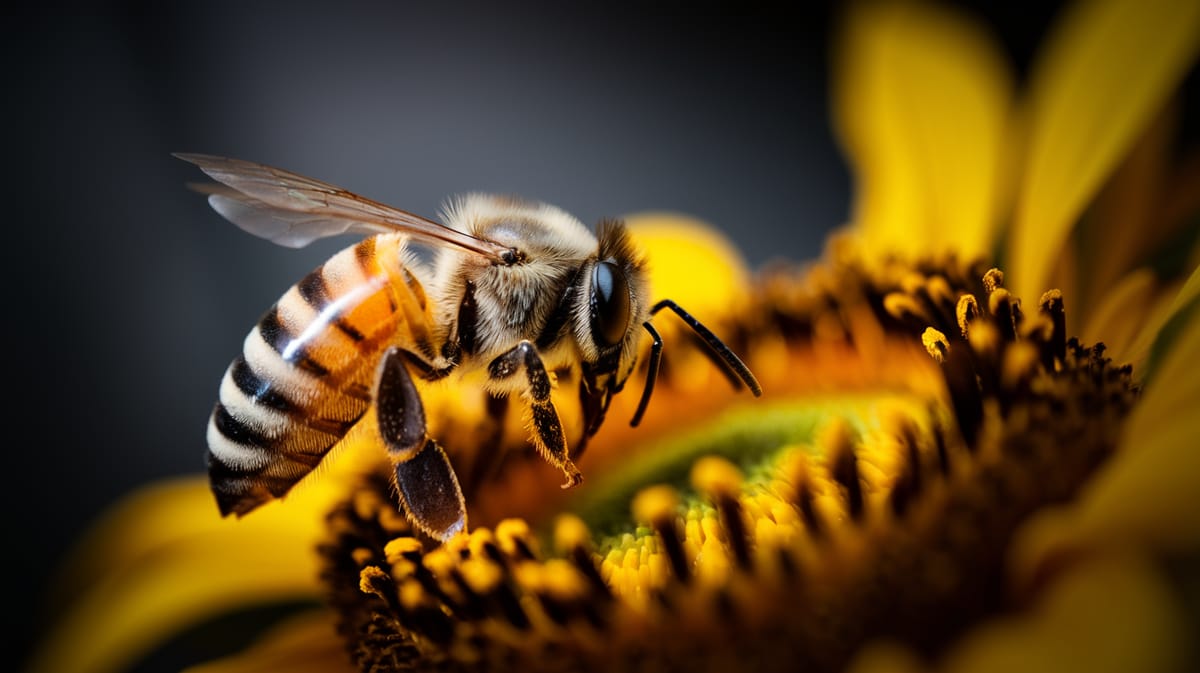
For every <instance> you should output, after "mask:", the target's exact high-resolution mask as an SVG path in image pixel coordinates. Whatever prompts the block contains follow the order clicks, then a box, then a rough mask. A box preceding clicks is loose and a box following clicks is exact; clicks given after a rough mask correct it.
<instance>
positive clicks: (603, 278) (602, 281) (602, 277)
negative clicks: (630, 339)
mask: <svg viewBox="0 0 1200 673" xmlns="http://www.w3.org/2000/svg"><path fill="white" fill-rule="evenodd" d="M591 317H592V337H593V338H594V339H595V340H596V343H597V344H599V345H601V346H613V345H615V344H618V343H620V342H621V340H622V339H624V338H625V333H626V331H628V329H629V283H628V282H626V280H625V273H624V272H623V271H622V270H621V268H620V267H618V266H617V265H616V264H613V263H612V262H597V263H596V266H595V268H593V269H592V296H591Z"/></svg>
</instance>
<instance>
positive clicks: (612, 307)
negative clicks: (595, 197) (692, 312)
mask: <svg viewBox="0 0 1200 673" xmlns="http://www.w3.org/2000/svg"><path fill="white" fill-rule="evenodd" d="M596 233H597V237H598V238H599V246H598V247H597V249H596V255H595V257H594V258H590V259H589V260H588V261H587V262H586V263H585V264H584V266H583V268H581V269H580V270H579V274H580V275H579V282H578V283H577V284H576V294H575V306H574V310H573V311H572V326H571V329H572V332H573V334H574V337H575V342H576V343H577V344H578V345H579V350H580V352H581V353H582V355H583V361H584V365H585V370H586V372H587V373H588V375H589V378H590V379H592V382H593V383H594V389H595V391H596V392H607V393H609V394H611V393H614V392H617V391H618V390H620V389H621V387H622V386H623V385H624V384H625V379H627V378H628V377H629V374H630V373H631V372H632V371H633V367H634V364H636V362H635V355H636V353H637V344H638V339H639V338H640V337H641V336H642V323H644V322H646V320H648V319H649V316H650V307H649V303H648V302H649V282H648V280H647V277H646V276H647V274H646V268H645V262H644V260H643V259H642V257H641V255H640V254H638V252H637V250H636V248H635V247H634V245H633V241H631V240H630V238H629V232H628V230H626V228H625V223H624V222H621V221H620V220H603V221H602V222H601V223H600V225H599V226H598V227H597V232H596Z"/></svg>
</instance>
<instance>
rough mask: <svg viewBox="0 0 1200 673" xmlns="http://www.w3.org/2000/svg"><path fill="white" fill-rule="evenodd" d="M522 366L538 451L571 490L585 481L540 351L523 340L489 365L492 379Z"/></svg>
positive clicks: (503, 377)
mask: <svg viewBox="0 0 1200 673" xmlns="http://www.w3.org/2000/svg"><path fill="white" fill-rule="evenodd" d="M522 367H524V369H525V375H526V376H527V377H528V378H529V410H530V413H531V414H532V418H531V421H532V423H531V425H532V426H533V441H534V444H535V445H536V446H537V449H538V452H539V453H541V454H542V457H543V458H545V459H546V461H547V462H549V463H551V464H553V465H554V466H555V467H558V468H559V469H561V470H562V471H563V474H565V475H567V481H566V483H564V484H563V488H571V487H572V486H576V485H578V484H579V483H580V482H582V481H583V475H582V474H580V473H579V470H577V469H576V468H575V464H574V463H572V462H571V459H570V458H568V457H567V440H566V439H565V436H564V433H563V427H562V421H561V420H559V418H558V412H557V411H556V410H555V409H554V403H553V402H551V401H550V376H549V374H547V373H546V367H545V365H543V364H542V358H541V356H540V355H538V352H537V349H536V348H535V347H534V345H533V344H532V343H530V342H528V341H522V342H521V343H519V344H517V345H516V346H514V347H513V348H512V350H509V351H508V352H506V353H502V354H501V355H499V356H497V357H496V359H495V360H492V362H491V364H490V365H488V375H489V376H491V377H492V378H493V379H497V380H499V379H506V378H508V377H510V376H513V375H514V374H516V373H517V371H518V370H520V369H521V368H522Z"/></svg>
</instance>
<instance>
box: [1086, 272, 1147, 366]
mask: <svg viewBox="0 0 1200 673" xmlns="http://www.w3.org/2000/svg"><path fill="white" fill-rule="evenodd" d="M1157 285H1158V279H1157V277H1156V276H1155V275H1154V272H1153V271H1151V270H1150V269H1138V270H1137V271H1134V272H1133V273H1129V274H1126V275H1125V277H1124V278H1122V279H1121V281H1120V282H1119V283H1117V285H1116V287H1114V288H1112V289H1111V290H1110V291H1109V292H1107V293H1105V294H1104V295H1103V296H1101V297H1100V298H1099V303H1098V305H1097V306H1096V309H1095V310H1093V311H1091V312H1089V314H1088V316H1087V323H1086V324H1085V325H1084V328H1083V330H1082V331H1080V333H1079V338H1080V340H1081V341H1082V342H1083V343H1086V344H1091V343H1096V342H1103V343H1104V345H1105V346H1107V347H1108V351H1107V352H1106V353H1105V354H1106V355H1107V356H1108V357H1110V358H1112V359H1113V362H1116V363H1117V364H1122V363H1125V362H1127V361H1128V358H1129V354H1130V347H1131V346H1132V344H1133V342H1134V341H1135V340H1136V338H1137V335H1138V333H1139V330H1140V327H1141V326H1142V325H1143V324H1144V323H1145V321H1146V319H1147V316H1148V312H1149V310H1150V309H1151V307H1152V306H1151V305H1152V303H1153V299H1154V293H1155V290H1156V288H1157Z"/></svg>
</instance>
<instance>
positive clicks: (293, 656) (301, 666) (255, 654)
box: [185, 610, 358, 673]
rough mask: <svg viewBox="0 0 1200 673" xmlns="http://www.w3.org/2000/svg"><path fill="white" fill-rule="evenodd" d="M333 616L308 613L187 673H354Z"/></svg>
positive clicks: (326, 612) (321, 611)
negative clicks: (241, 650) (239, 651)
mask: <svg viewBox="0 0 1200 673" xmlns="http://www.w3.org/2000/svg"><path fill="white" fill-rule="evenodd" d="M334 621H335V620H334V615H333V614H332V613H331V612H328V611H325V610H320V611H314V612H311V613H305V614H302V615H298V616H296V617H293V618H292V619H289V620H287V621H286V622H284V623H283V624H280V625H279V626H277V627H275V628H273V629H271V631H270V632H268V633H267V634H266V635H265V636H263V637H262V638H261V639H260V640H259V641H258V642H257V643H255V644H254V645H253V646H251V647H250V648H249V649H247V650H246V651H245V652H242V653H240V654H237V655H234V656H231V657H226V658H224V659H219V660H217V661H212V662H208V663H206V664H202V665H200V666H194V667H192V668H189V669H187V670H186V672H185V673H268V672H271V673H275V672H283V671H287V672H288V673H305V672H311V673H351V671H357V670H358V669H356V668H354V667H353V666H351V665H350V658H349V655H347V653H346V651H345V644H344V643H343V642H342V640H341V639H340V638H338V637H337V633H336V631H335V628H336V627H335V625H334Z"/></svg>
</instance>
